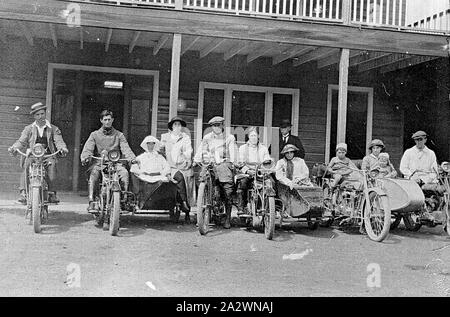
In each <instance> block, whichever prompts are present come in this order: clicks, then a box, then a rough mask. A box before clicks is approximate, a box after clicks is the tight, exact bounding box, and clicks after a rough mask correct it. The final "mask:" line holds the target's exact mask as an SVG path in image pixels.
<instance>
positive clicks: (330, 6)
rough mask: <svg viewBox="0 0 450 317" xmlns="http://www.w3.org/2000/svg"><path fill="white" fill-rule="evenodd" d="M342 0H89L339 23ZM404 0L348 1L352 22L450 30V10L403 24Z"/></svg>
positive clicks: (381, 25) (340, 20)
mask: <svg viewBox="0 0 450 317" xmlns="http://www.w3.org/2000/svg"><path fill="white" fill-rule="evenodd" d="M342 1H343V0H90V2H101V3H110V4H117V5H131V6H156V7H166V8H172V9H174V8H178V9H183V10H195V11H214V12H222V13H229V14H230V13H231V14H238V15H251V16H261V17H272V18H277V19H289V20H316V21H320V20H321V21H330V22H342V21H343V19H342ZM406 1H407V0H351V3H350V5H351V12H350V15H351V23H352V24H358V25H368V26H375V27H376V26H378V27H395V28H401V29H409V30H413V29H414V28H420V29H428V30H433V31H447V32H448V31H450V25H449V18H450V10H447V11H446V12H442V13H439V14H436V15H434V16H432V17H429V18H427V19H425V20H423V21H419V22H418V23H415V24H413V25H408V26H407V25H406V20H407V16H406Z"/></svg>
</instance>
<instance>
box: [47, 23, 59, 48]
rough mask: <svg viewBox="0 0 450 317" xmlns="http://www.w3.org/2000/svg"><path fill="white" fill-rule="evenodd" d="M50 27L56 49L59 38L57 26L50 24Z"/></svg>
mask: <svg viewBox="0 0 450 317" xmlns="http://www.w3.org/2000/svg"><path fill="white" fill-rule="evenodd" d="M48 26H49V28H50V35H51V36H52V41H53V46H54V47H55V48H56V47H58V38H57V36H56V30H55V25H54V24H53V23H49V24H48Z"/></svg>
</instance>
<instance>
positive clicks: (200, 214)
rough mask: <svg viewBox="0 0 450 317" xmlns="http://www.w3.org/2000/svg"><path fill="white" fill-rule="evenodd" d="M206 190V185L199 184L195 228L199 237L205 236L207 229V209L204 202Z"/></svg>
mask: <svg viewBox="0 0 450 317" xmlns="http://www.w3.org/2000/svg"><path fill="white" fill-rule="evenodd" d="M207 190H208V188H207V187H206V183H204V182H203V183H200V185H199V186H198V196H197V226H198V231H199V232H200V234H201V235H205V234H207V233H208V228H209V210H208V209H209V208H208V206H207V201H206V200H207V199H206V194H207V193H206V191H207Z"/></svg>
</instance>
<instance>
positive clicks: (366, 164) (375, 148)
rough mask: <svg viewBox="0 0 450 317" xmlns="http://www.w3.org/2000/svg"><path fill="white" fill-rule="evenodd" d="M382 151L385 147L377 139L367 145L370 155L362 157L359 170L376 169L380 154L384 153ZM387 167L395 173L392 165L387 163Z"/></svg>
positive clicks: (378, 164)
mask: <svg viewBox="0 0 450 317" xmlns="http://www.w3.org/2000/svg"><path fill="white" fill-rule="evenodd" d="M384 149H385V146H384V143H383V141H381V140H378V139H374V140H372V142H370V145H369V150H370V154H369V155H367V156H365V157H364V159H363V161H362V163H361V169H362V170H366V171H371V170H373V169H378V168H379V167H380V154H381V152H382V151H384ZM389 166H390V168H391V169H392V170H393V171H395V168H394V165H392V163H390V162H389Z"/></svg>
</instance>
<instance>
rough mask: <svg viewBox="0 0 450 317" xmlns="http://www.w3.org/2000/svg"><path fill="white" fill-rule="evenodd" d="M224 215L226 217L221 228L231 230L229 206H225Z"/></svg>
mask: <svg viewBox="0 0 450 317" xmlns="http://www.w3.org/2000/svg"><path fill="white" fill-rule="evenodd" d="M226 214H227V217H226V219H225V224H224V225H223V227H224V228H225V229H230V228H231V223H230V221H231V204H227V206H226Z"/></svg>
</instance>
